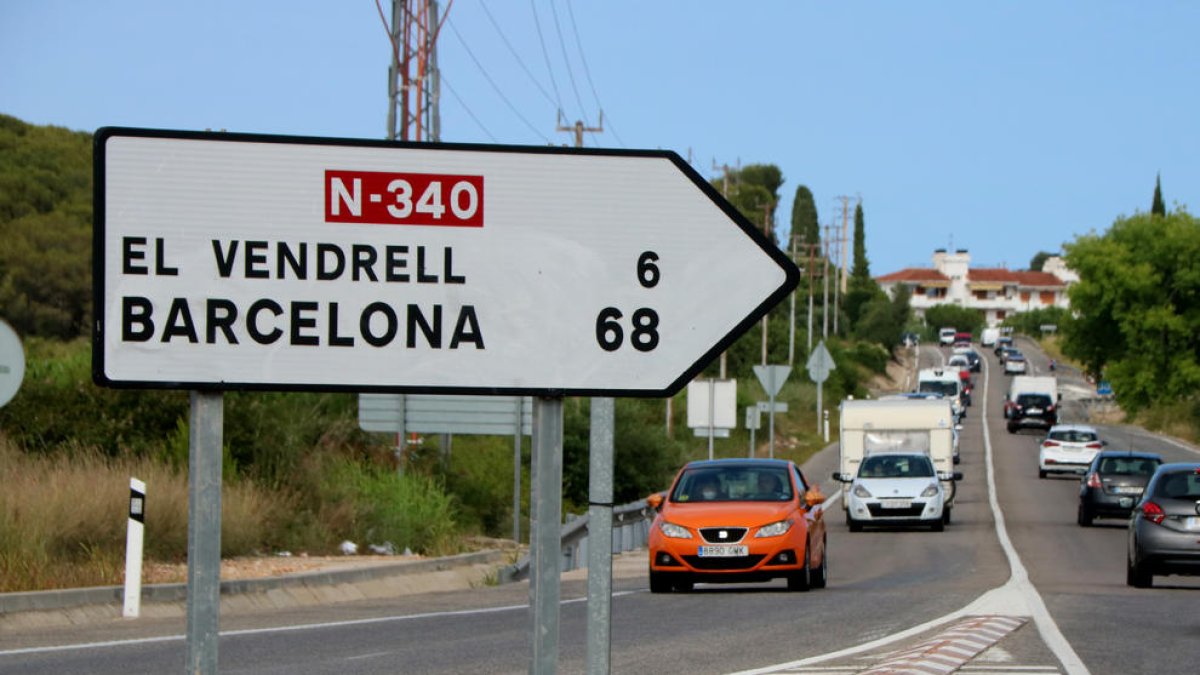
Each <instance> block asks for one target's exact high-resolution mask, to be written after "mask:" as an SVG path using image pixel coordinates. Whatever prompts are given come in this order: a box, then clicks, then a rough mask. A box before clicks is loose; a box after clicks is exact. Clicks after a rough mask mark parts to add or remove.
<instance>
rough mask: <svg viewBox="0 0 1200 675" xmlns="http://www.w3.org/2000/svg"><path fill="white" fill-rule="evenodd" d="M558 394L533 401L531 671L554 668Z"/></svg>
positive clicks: (539, 674) (534, 674)
mask: <svg viewBox="0 0 1200 675" xmlns="http://www.w3.org/2000/svg"><path fill="white" fill-rule="evenodd" d="M562 449H563V399H562V397H561V396H559V397H552V398H550V397H548V398H542V397H538V398H535V399H534V400H533V469H532V476H531V480H530V486H531V487H530V495H529V496H530V509H529V510H530V520H531V521H532V522H531V524H530V528H529V558H530V566H529V574H530V578H529V608H530V612H531V613H532V615H533V616H532V621H533V631H532V638H531V639H532V641H533V644H532V645H531V647H532V650H531V651H532V654H533V657H532V660H531V661H530V662H529V672H530V674H531V675H551V674H552V673H555V672H557V668H558V601H559V596H560V585H561V581H562V579H561V574H562V561H561V560H560V559H559V556H560V552H559V541H560V539H561V538H562Z"/></svg>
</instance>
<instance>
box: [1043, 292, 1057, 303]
mask: <svg viewBox="0 0 1200 675" xmlns="http://www.w3.org/2000/svg"><path fill="white" fill-rule="evenodd" d="M1054 296H1055V293H1054V291H1042V304H1043V305H1053V304H1054Z"/></svg>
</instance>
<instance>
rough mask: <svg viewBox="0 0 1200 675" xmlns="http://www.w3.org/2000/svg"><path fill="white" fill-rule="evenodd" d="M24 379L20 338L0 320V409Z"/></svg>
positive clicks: (13, 394)
mask: <svg viewBox="0 0 1200 675" xmlns="http://www.w3.org/2000/svg"><path fill="white" fill-rule="evenodd" d="M24 379H25V349H24V348H23V347H21V338H19V337H17V332H16V331H14V330H13V329H12V326H9V325H8V322H7V321H5V320H4V319H0V408H3V407H4V406H5V405H6V404H8V402H9V401H11V400H12V398H13V396H16V395H17V390H18V389H20V388H21V381H22V380H24Z"/></svg>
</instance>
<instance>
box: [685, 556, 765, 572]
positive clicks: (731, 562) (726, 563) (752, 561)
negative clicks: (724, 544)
mask: <svg viewBox="0 0 1200 675" xmlns="http://www.w3.org/2000/svg"><path fill="white" fill-rule="evenodd" d="M765 557H766V556H765V555H746V556H738V557H736V558H702V557H700V556H698V555H685V556H683V559H684V560H686V561H687V564H689V565H691V566H692V567H693V568H694V569H698V570H748V569H750V568H752V567H754V566H755V565H757V564H758V563H760V562H762V559H763V558H765Z"/></svg>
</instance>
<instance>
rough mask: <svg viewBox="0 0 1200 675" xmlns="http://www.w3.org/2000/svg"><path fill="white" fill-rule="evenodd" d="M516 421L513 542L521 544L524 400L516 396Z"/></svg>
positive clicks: (514, 436)
mask: <svg viewBox="0 0 1200 675" xmlns="http://www.w3.org/2000/svg"><path fill="white" fill-rule="evenodd" d="M516 399H517V406H516V408H517V420H516V426H515V427H514V429H516V431H514V432H513V541H514V542H516V543H517V544H520V543H521V427H522V422H524V419H523V418H524V417H525V411H524V409H523V408H524V407H525V406H524V403H525V399H524V398H522V397H520V396H517V397H516Z"/></svg>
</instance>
